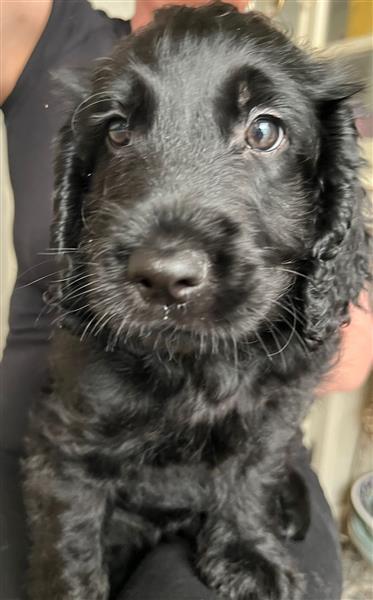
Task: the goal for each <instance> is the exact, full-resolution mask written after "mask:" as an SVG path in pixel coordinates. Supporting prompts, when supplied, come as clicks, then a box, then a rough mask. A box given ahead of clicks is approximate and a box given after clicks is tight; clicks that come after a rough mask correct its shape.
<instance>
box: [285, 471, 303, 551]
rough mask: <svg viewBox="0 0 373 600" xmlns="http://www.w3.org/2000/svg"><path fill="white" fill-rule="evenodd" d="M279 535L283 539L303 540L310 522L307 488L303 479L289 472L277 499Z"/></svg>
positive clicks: (294, 472)
mask: <svg viewBox="0 0 373 600" xmlns="http://www.w3.org/2000/svg"><path fill="white" fill-rule="evenodd" d="M278 514H279V522H278V526H279V533H280V535H281V536H282V537H283V538H285V539H292V540H303V539H304V538H305V536H306V533H307V531H308V528H309V525H310V520H311V508H310V500H309V494H308V490H307V487H306V485H305V483H304V481H303V478H302V477H301V476H300V475H299V474H298V473H297V472H296V471H290V472H289V474H288V480H287V485H286V486H283V487H282V489H281V492H280V495H279V497H278Z"/></svg>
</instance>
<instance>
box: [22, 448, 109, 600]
mask: <svg viewBox="0 0 373 600" xmlns="http://www.w3.org/2000/svg"><path fill="white" fill-rule="evenodd" d="M24 467H25V472H26V482H25V487H26V494H25V497H26V504H27V506H26V508H27V511H28V516H29V524H30V534H31V543H32V548H31V557H30V574H29V575H30V577H29V597H30V600H106V599H107V598H108V593H109V585H108V577H107V569H106V565H105V563H104V557H103V551H102V530H103V526H104V520H105V514H106V493H105V490H104V489H103V488H99V487H98V486H97V485H96V486H95V487H93V486H92V487H91V486H90V485H89V481H87V480H85V479H84V477H83V476H82V474H80V473H79V470H78V469H69V471H67V470H66V469H65V470H64V469H63V468H59V470H58V474H57V471H56V470H55V469H54V468H53V466H52V465H51V464H50V463H49V462H48V460H45V459H43V458H42V457H40V456H34V457H31V458H29V459H28V460H27V461H26V462H25V465H24Z"/></svg>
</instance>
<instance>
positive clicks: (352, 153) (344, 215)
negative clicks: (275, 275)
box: [305, 78, 371, 346]
mask: <svg viewBox="0 0 373 600" xmlns="http://www.w3.org/2000/svg"><path fill="white" fill-rule="evenodd" d="M324 81H325V79H324ZM319 84H320V81H319ZM359 89H361V86H359V85H354V84H350V83H344V82H338V81H337V82H336V81H333V78H329V79H328V81H327V82H326V83H325V85H323V84H322V82H321V84H320V88H319V93H318V95H319V98H318V99H317V104H318V110H319V120H320V138H321V139H320V154H319V160H318V183H319V191H318V196H319V197H318V207H319V213H318V218H317V223H316V231H317V234H316V235H317V241H316V243H315V245H314V247H313V249H312V260H311V265H312V266H311V272H310V283H308V284H307V286H306V289H305V303H306V307H305V315H306V317H307V320H308V323H307V327H306V332H305V334H306V339H307V341H308V343H309V345H310V346H314V345H315V344H316V345H317V344H318V343H319V342H321V341H323V340H324V339H326V338H327V337H328V336H329V335H331V334H333V333H334V332H336V331H337V330H338V329H339V327H340V326H341V325H342V324H344V323H347V322H348V321H349V303H350V302H355V303H356V302H357V299H358V296H359V293H360V291H361V290H362V288H363V287H364V286H366V285H367V281H368V280H369V279H370V278H371V273H370V270H371V269H370V267H371V265H370V264H369V263H370V261H371V255H370V250H371V238H370V236H369V234H368V231H367V220H366V219H367V212H369V209H368V207H369V204H368V201H367V198H366V194H365V192H364V189H363V187H362V185H361V183H360V179H359V175H360V173H359V171H360V168H361V166H362V161H361V158H360V152H359V145H358V134H357V131H356V127H355V123H354V118H353V113H352V108H351V104H350V98H351V96H352V95H353V94H354V93H356V92H357V91H359ZM369 249H370V250H369Z"/></svg>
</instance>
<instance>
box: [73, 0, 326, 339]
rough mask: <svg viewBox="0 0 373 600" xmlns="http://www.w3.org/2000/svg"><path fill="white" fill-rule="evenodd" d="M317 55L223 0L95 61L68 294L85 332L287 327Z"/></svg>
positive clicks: (314, 194) (311, 151)
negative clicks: (311, 72) (84, 313)
mask: <svg viewBox="0 0 373 600" xmlns="http://www.w3.org/2000/svg"><path fill="white" fill-rule="evenodd" d="M307 61H308V59H307V58H306V57H305V56H304V55H303V53H301V52H300V51H298V50H297V49H296V48H294V46H293V45H291V44H290V43H289V42H288V41H287V40H286V39H285V37H284V36H282V34H280V33H278V32H275V31H273V30H272V29H271V28H270V26H269V25H268V24H267V22H265V21H264V20H262V19H261V18H260V17H258V16H255V15H252V16H251V17H248V16H243V15H239V14H238V13H234V12H229V9H227V8H225V9H224V10H222V6H220V8H218V9H217V8H216V7H215V8H214V9H211V8H210V9H200V10H199V11H195V10H191V9H184V10H181V11H180V10H172V9H171V10H169V11H162V12H161V13H160V15H159V16H158V19H157V20H156V22H155V24H154V25H153V26H151V27H150V28H148V29H146V30H145V31H144V32H142V33H140V34H138V35H137V36H134V37H131V38H130V39H129V40H124V41H123V42H122V44H121V45H120V46H119V47H118V48H117V50H116V52H115V54H114V55H113V57H112V58H111V59H108V60H106V61H105V62H103V63H102V64H100V65H99V67H98V68H97V70H96V73H95V76H94V79H93V84H92V88H91V90H90V92H89V94H87V96H86V97H85V98H84V100H83V102H81V103H80V104H79V106H78V107H77V108H76V110H75V111H74V114H73V118H72V122H71V126H72V131H73V134H74V140H75V144H76V148H77V153H78V155H79V156H80V157H81V161H82V165H84V169H85V172H84V177H85V183H84V185H85V189H86V193H85V194H84V197H83V199H82V205H81V211H80V215H79V219H80V220H81V223H80V228H79V243H78V250H77V253H76V255H75V258H74V259H75V261H76V273H75V275H76V282H77V283H76V286H75V289H74V286H73V287H72V288H71V289H70V290H69V294H70V295H72V296H74V294H75V296H74V297H75V298H77V297H78V298H80V300H81V298H82V296H83V295H84V302H85V303H86V305H88V307H89V311H90V314H91V315H92V318H91V319H89V320H88V321H87V328H88V330H89V329H90V332H92V333H93V334H98V333H99V332H100V331H101V330H102V329H103V328H109V329H110V331H112V332H113V334H114V336H115V337H116V339H118V340H119V339H122V338H124V337H126V336H127V337H128V336H139V335H141V337H142V338H143V339H146V338H147V336H148V337H149V338H150V339H152V340H153V341H154V339H156V340H157V344H162V343H163V342H166V343H169V342H170V341H172V342H175V343H176V341H177V340H178V339H179V338H180V339H181V338H182V339H184V340H185V338H186V337H189V338H190V339H191V340H193V339H195V340H199V341H200V339H201V337H202V338H203V337H205V338H206V339H209V337H211V339H217V338H219V337H227V336H234V337H235V338H236V339H237V338H239V337H240V336H242V335H245V336H246V337H249V338H250V337H253V338H254V337H255V335H256V333H257V332H258V331H259V330H260V328H264V329H266V328H268V326H270V324H271V323H275V322H276V321H277V320H278V319H279V315H280V314H282V315H285V321H286V315H287V313H289V312H291V311H290V310H289V308H290V307H289V304H287V303H288V300H289V293H290V296H291V294H292V293H293V294H294V289H296V278H297V275H296V272H297V271H299V270H301V269H302V265H304V264H305V262H306V260H307V259H308V257H309V255H310V252H311V248H312V247H313V245H314V243H315V235H316V233H315V223H316V220H317V218H318V216H319V213H320V206H319V201H318V198H319V192H320V190H319V187H320V186H319V177H318V172H317V164H318V160H319V155H320V137H321V132H320V129H321V124H320V118H319V112H318V111H319V107H318V104H317V101H316V99H315V98H314V97H313V96H312V94H311V92H310V85H308V84H307V77H308V75H307ZM82 273H84V275H83V277H84V278H85V279H83V280H82V279H81V277H82ZM72 296H71V297H72ZM284 311H285V312H284ZM289 319H290V320H291V317H290V316H288V317H287V320H288V321H289Z"/></svg>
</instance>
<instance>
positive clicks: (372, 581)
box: [342, 544, 373, 600]
mask: <svg viewBox="0 0 373 600" xmlns="http://www.w3.org/2000/svg"><path fill="white" fill-rule="evenodd" d="M342 560H343V575H344V590H343V597H342V600H373V568H372V567H370V566H369V565H368V563H367V562H365V561H364V560H363V559H362V558H361V557H360V555H359V554H358V553H357V551H356V550H355V549H354V548H353V546H352V545H350V544H346V545H344V546H343V554H342Z"/></svg>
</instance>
